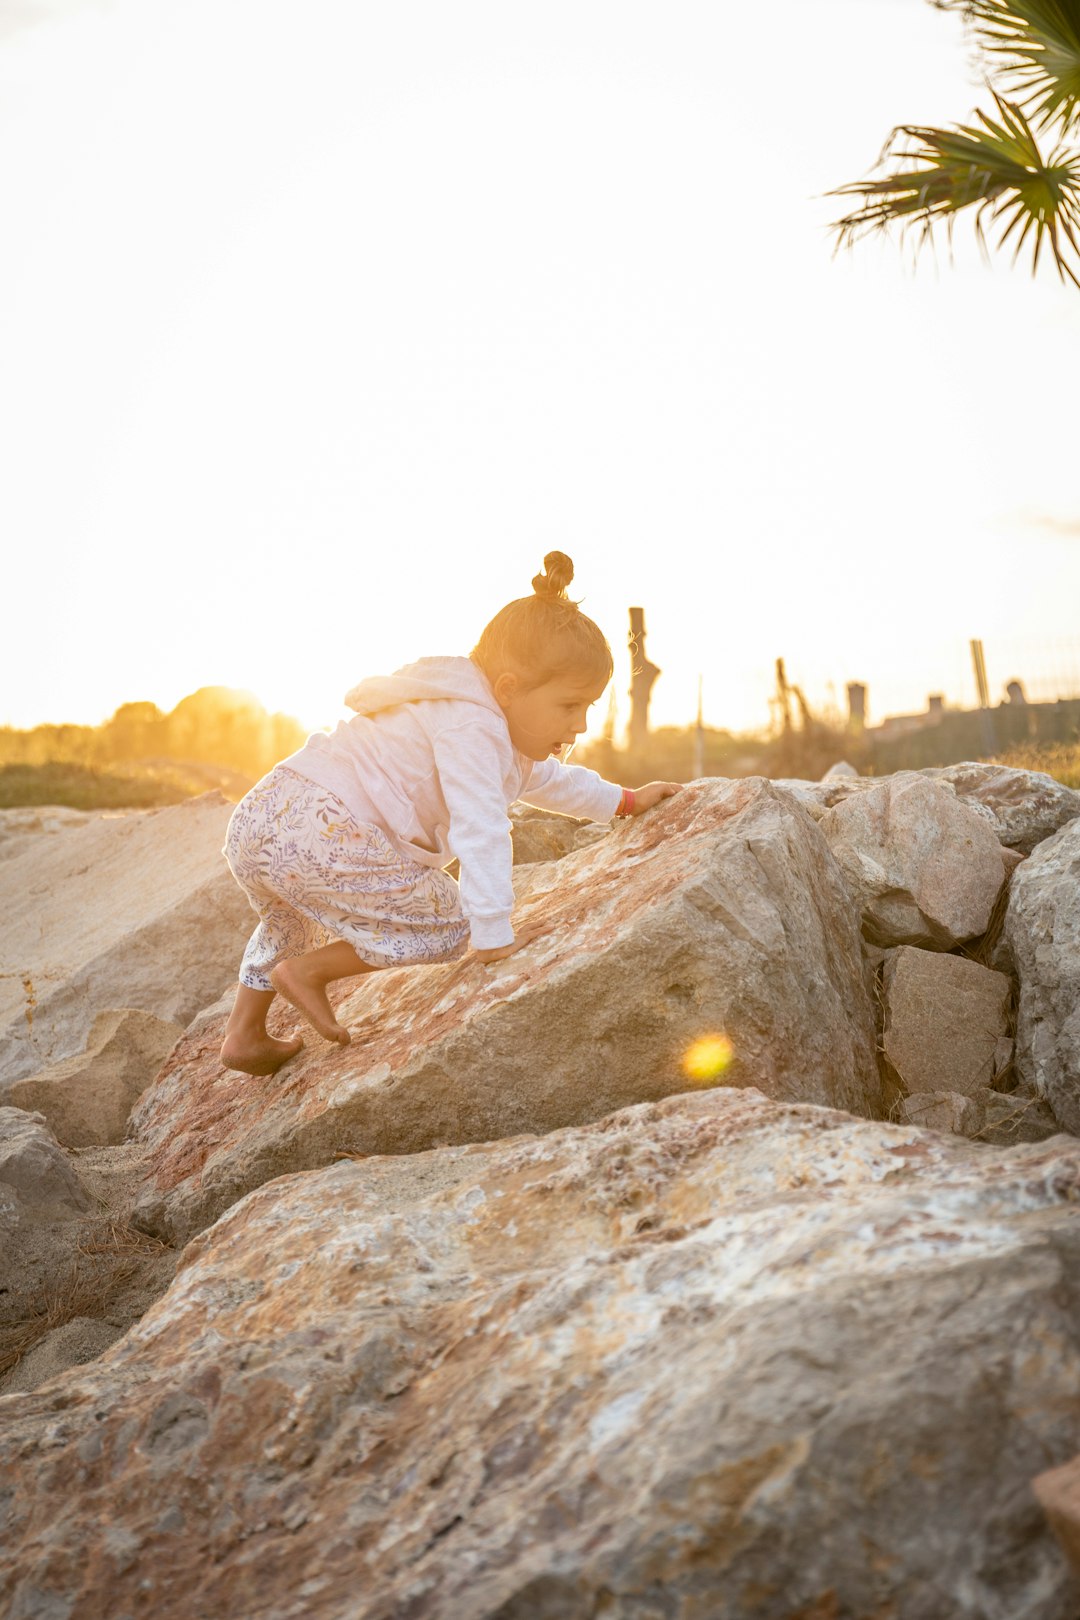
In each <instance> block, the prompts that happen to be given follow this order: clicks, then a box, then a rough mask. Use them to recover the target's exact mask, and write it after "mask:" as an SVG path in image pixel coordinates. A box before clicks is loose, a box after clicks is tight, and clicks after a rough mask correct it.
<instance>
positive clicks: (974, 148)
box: [830, 95, 1080, 287]
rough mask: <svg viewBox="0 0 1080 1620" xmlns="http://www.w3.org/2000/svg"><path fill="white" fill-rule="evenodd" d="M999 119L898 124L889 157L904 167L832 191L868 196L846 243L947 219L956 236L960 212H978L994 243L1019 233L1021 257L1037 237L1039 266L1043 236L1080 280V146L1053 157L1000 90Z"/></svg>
mask: <svg viewBox="0 0 1080 1620" xmlns="http://www.w3.org/2000/svg"><path fill="white" fill-rule="evenodd" d="M994 101H995V103H996V106H997V110H998V119H999V120H1000V121H995V120H994V119H992V118H988V117H987V115H986V114H985V113H984V112H981V111H978V110H977V111H976V114H975V116H976V118H977V119H978V120H979V122H978V124H977V125H960V126H959V127H958V128H954V129H930V128H925V127H923V126H921V125H917V124H903V125H901V126H900V128H899V129H896V130H894V131H893V133H892V136H891V138H890V141H889V143H888V145H887V146H886V149H885V152H884V153H883V155H882V159H881V161H882V163H883V164H887V163H889V162H890V161H892V162H893V163H894V164H895V167H893V168H892V169H891V171H890V172H889V173H887V174H884V175H882V176H881V177H880V178H878V179H876V180H874V179H870V180H858V181H855V182H854V183H853V184H851V185H846V186H839V187H838V188H837V189H836V190H835V191H833V192H831V193H830V195H831V196H834V197H859V198H861V199H862V203H861V206H860V207H859V208H856V209H854V210H853V211H852V212H851V213H849V214H846V215H845V216H844V217H843V218H842V219H839V220H837V221H836V222H835V223H834V225H833V227H832V228H833V230H834V231H835V232H836V235H837V246H838V247H845V246H851V245H852V244H853V243H854V242H856V241H859V240H861V239H862V238H863V237H865V236H869V235H872V234H873V233H874V232H877V231H885V230H887V229H888V228H889V226H891V225H897V224H898V225H900V226H901V228H902V229H903V230H905V231H906V230H909V229H911V228H912V227H913V226H917V227H921V238H920V239H921V240H922V241H926V240H928V239H930V238H932V236H933V231H934V227H935V225H937V224H939V223H941V222H944V223H945V226H946V230H947V231H948V232H949V234H950V236H951V233H952V227H953V224H954V222H955V219H956V216H957V215H958V214H959V213H960V212H961V211H962V210H963V209H965V208H973V209H974V211H975V235H976V238H977V240H978V242H979V245H980V247H981V248H982V249H983V250H984V252H985V251H986V248H987V243H986V230H987V227H988V226H990V227H992V226H993V225H995V224H1000V225H1001V227H1002V229H1001V233H1000V235H999V237H998V242H997V245H998V246H999V247H1000V246H1001V245H1002V244H1003V243H1004V242H1005V241H1007V240H1008V238H1009V237H1010V236H1012V235H1013V233H1014V232H1019V234H1018V236H1017V237H1016V251H1015V253H1014V255H1013V262H1014V263H1015V262H1016V259H1017V258H1018V257H1019V254H1020V250H1021V248H1022V247H1023V245H1024V243H1025V242H1026V241H1027V240H1028V238H1029V237H1031V236H1032V233H1034V236H1033V239H1032V266H1031V267H1032V271H1034V270H1035V269H1036V268H1037V267H1038V263H1039V255H1040V253H1041V251H1042V248H1043V246H1044V244H1046V245H1048V246H1049V248H1050V251H1051V252H1052V254H1053V257H1054V262H1055V264H1056V266H1057V269H1058V274H1059V275H1060V276H1061V277H1062V279H1063V280H1064V279H1065V278H1066V277H1068V279H1069V280H1070V281H1071V282H1073V284H1074V285H1075V286H1077V287H1080V277H1078V275H1077V273H1076V270H1074V269H1073V267H1072V264H1071V263H1070V262H1069V261H1070V259H1072V260H1075V261H1076V262H1077V263H1078V264H1080V153H1075V152H1073V151H1072V150H1071V149H1070V148H1068V147H1066V146H1064V145H1058V146H1057V147H1055V148H1054V150H1053V151H1051V152H1050V153H1049V154H1048V156H1047V157H1046V158H1045V159H1044V158H1043V156H1042V154H1041V153H1040V151H1039V145H1038V141H1037V140H1036V138H1035V135H1034V133H1033V131H1032V128H1031V125H1030V124H1029V123H1028V121H1027V119H1026V118H1025V116H1024V114H1023V113H1022V112H1021V110H1020V108H1019V107H1017V106H1015V105H1014V104H1013V103H1011V102H1007V101H1005V100H1003V99H1002V97H1000V96H997V95H995V96H994Z"/></svg>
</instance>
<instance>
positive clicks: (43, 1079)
mask: <svg viewBox="0 0 1080 1620" xmlns="http://www.w3.org/2000/svg"><path fill="white" fill-rule="evenodd" d="M182 1034H183V1030H182V1029H181V1027H180V1025H179V1024H171V1023H169V1022H168V1020H166V1019H163V1018H155V1017H154V1015H153V1013H145V1012H136V1011H135V1010H134V1009H132V1008H126V1009H123V1010H120V1011H116V1010H114V1011H110V1012H102V1013H98V1015H97V1017H96V1018H95V1019H94V1022H93V1025H92V1026H91V1029H90V1038H89V1040H88V1041H87V1043H86V1051H85V1052H80V1053H79V1054H78V1055H77V1056H76V1057H70V1058H64V1059H62V1060H61V1062H59V1063H54V1064H52V1065H51V1067H49V1068H47V1069H43V1070H42V1071H41V1072H40V1073H39V1074H34V1075H30V1076H28V1077H27V1078H26V1079H23V1080H14V1081H10V1082H9V1083H8V1084H7V1085H4V1084H2V1083H0V1099H3V1101H5V1102H8V1103H11V1104H13V1105H14V1106H15V1107H16V1108H29V1109H36V1110H37V1111H38V1112H39V1113H41V1114H43V1115H44V1116H45V1118H46V1119H47V1120H48V1122H49V1125H50V1126H51V1128H52V1130H53V1131H54V1132H55V1133H56V1138H57V1140H58V1141H60V1142H63V1143H64V1144H65V1145H66V1146H68V1147H89V1146H90V1145H91V1144H93V1143H99V1144H101V1143H106V1142H122V1141H123V1140H124V1132H125V1130H126V1128H127V1121H128V1115H129V1114H130V1113H131V1110H132V1108H133V1107H134V1106H135V1104H136V1102H137V1101H138V1099H139V1097H140V1096H141V1095H142V1093H143V1092H144V1091H145V1090H146V1088H147V1086H148V1085H149V1084H150V1082H151V1080H152V1079H153V1078H154V1076H155V1074H156V1073H157V1071H158V1070H159V1069H160V1067H161V1065H162V1062H163V1061H164V1059H165V1058H166V1057H167V1056H168V1054H169V1053H170V1052H171V1051H172V1049H173V1047H174V1046H175V1045H176V1042H177V1040H178V1039H179V1037H180V1036H181V1035H182Z"/></svg>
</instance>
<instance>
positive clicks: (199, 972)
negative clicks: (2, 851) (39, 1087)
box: [0, 793, 254, 1088]
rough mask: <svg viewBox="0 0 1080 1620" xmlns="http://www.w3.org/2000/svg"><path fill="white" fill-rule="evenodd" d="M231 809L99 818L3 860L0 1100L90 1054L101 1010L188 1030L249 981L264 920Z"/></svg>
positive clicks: (199, 806)
mask: <svg viewBox="0 0 1080 1620" xmlns="http://www.w3.org/2000/svg"><path fill="white" fill-rule="evenodd" d="M231 810H232V806H231V805H230V804H228V803H227V802H226V801H225V799H223V798H222V796H221V794H220V793H207V794H204V795H203V796H202V797H201V798H198V799H191V800H188V801H187V802H186V803H185V804H178V805H170V806H169V807H168V808H166V809H163V810H134V811H129V812H127V813H126V814H124V815H97V816H90V817H87V818H85V819H83V820H81V821H79V822H76V823H75V824H73V825H65V826H64V827H63V828H62V830H61V831H59V832H57V833H54V834H51V835H46V834H38V835H37V836H36V837H25V838H23V839H22V840H20V841H19V842H18V845H17V849H16V852H15V853H14V854H13V855H11V857H10V858H9V859H7V860H2V861H0V907H2V909H3V916H4V940H3V951H2V960H0V1024H2V1025H3V1026H6V1027H4V1028H3V1029H2V1030H0V1088H2V1086H3V1083H4V1082H6V1081H12V1080H17V1079H21V1078H22V1077H23V1076H24V1075H30V1074H36V1073H38V1072H39V1071H40V1070H42V1069H45V1068H48V1067H49V1066H50V1065H51V1064H54V1063H57V1062H60V1061H61V1060H62V1059H64V1058H69V1057H73V1056H75V1055H76V1054H78V1053H81V1052H82V1051H83V1050H84V1049H85V1047H86V1044H87V1040H88V1038H89V1036H90V1029H91V1025H92V1023H93V1020H94V1017H95V1015H96V1014H97V1013H99V1012H104V1011H106V1010H108V1009H109V1008H115V1007H133V1008H137V1009H138V1010H140V1011H142V1012H147V1013H152V1014H154V1016H155V1017H157V1018H161V1019H165V1020H168V1021H169V1022H171V1023H176V1024H179V1025H181V1026H183V1025H186V1024H187V1023H188V1022H189V1021H190V1020H191V1019H192V1018H193V1017H194V1016H195V1014H196V1013H197V1012H198V1011H199V1010H200V1008H202V1007H205V1006H206V1005H207V1004H208V1003H209V1002H211V1001H214V1000H215V999H216V998H217V997H218V996H220V994H221V992H222V991H223V990H224V989H225V987H226V986H227V985H228V984H230V983H235V981H236V969H237V963H238V961H239V958H240V955H241V954H242V952H243V949H244V944H245V942H246V940H247V937H248V935H249V934H250V932H251V929H252V926H253V923H254V913H253V912H252V911H251V909H250V907H249V906H248V903H247V900H246V899H245V898H244V896H243V894H242V893H241V892H240V890H239V888H238V887H237V885H236V883H235V881H234V879H233V877H232V875H231V873H230V872H229V869H228V867H227V866H226V865H225V862H224V860H223V858H222V854H221V846H222V843H223V841H224V836H225V827H226V824H227V822H228V819H229V815H230V813H231ZM151 1078H152V1075H151V1074H148V1075H147V1076H146V1079H147V1081H149V1080H150V1079H151Z"/></svg>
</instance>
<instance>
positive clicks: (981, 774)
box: [776, 760, 1080, 855]
mask: <svg viewBox="0 0 1080 1620" xmlns="http://www.w3.org/2000/svg"><path fill="white" fill-rule="evenodd" d="M848 768H849V769H850V767H848ZM842 769H843V768H842V767H838V766H833V767H832V769H831V770H829V771H827V772H826V774H825V776H824V777H823V778H822V780H821V781H820V782H807V781H803V780H801V779H792V780H785V781H780V782H777V784H776V785H777V787H783V788H785V789H786V790H787V791H788V792H790V793H792V794H794V796H795V797H796V798H797V799H798V800H799V802H800V804H802V805H803V806H804V807H805V808H806V809H807V810H808V811H809V813H810V814H811V815H812V816H813V817H814V819H815V821H820V820H821V818H822V816H824V814H825V812H826V811H827V810H831V809H832V808H833V807H834V806H835V805H838V804H842V803H844V801H845V800H847V799H850V798H852V797H854V796H857V795H860V794H863V793H866V792H868V791H869V790H870V789H872V788H875V787H880V786H881V785H882V783H884V782H893V783H900V782H905V781H908V780H910V779H911V778H913V777H918V778H922V779H923V780H924V781H931V782H936V783H937V784H938V786H939V787H945V788H949V789H951V791H952V792H953V793H955V794H956V796H957V797H958V798H959V799H960V800H962V802H963V803H965V804H966V805H967V806H968V807H969V809H972V810H974V811H975V813H976V814H977V815H980V816H981V817H982V818H983V820H985V821H986V823H987V824H988V826H991V827H993V829H994V831H995V832H996V833H997V836H998V838H999V839H1000V841H1001V843H1002V845H1003V846H1005V847H1007V848H1010V849H1015V850H1017V851H1019V853H1020V854H1022V855H1030V853H1031V851H1032V850H1033V849H1034V848H1035V847H1036V845H1037V844H1040V843H1041V842H1042V841H1043V839H1044V838H1050V837H1052V835H1053V834H1054V833H1056V832H1057V830H1058V829H1059V827H1063V826H1064V825H1065V823H1066V822H1068V821H1074V820H1076V818H1077V817H1078V816H1080V793H1078V792H1076V790H1075V789H1074V788H1069V787H1066V786H1065V785H1064V783H1062V782H1058V781H1056V780H1055V778H1054V777H1052V776H1047V775H1046V773H1045V772H1044V771H1025V770H1020V769H1018V768H1017V767H1015V766H1012V765H994V764H986V763H984V762H983V761H980V760H965V761H964V762H963V763H961V764H958V765H931V766H927V767H925V768H924V769H923V770H919V771H897V772H896V773H895V774H894V775H892V776H882V777H872V776H854V775H852V776H848V775H846V774H841V772H842ZM834 772H836V773H837V774H835V775H834V774H833V773H834Z"/></svg>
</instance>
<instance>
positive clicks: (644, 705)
mask: <svg viewBox="0 0 1080 1620" xmlns="http://www.w3.org/2000/svg"><path fill="white" fill-rule="evenodd" d="M659 673H660V670H659V668H658V667H657V665H656V664H650V662H649V660H648V659H647V658H646V656H645V609H644V608H639V607H632V608H631V609H630V747H631V748H644V747H645V745H646V743H647V742H648V740H649V694H650V692H651V691H652V689H653V685H654V683H655V681H656V677H657V676H658V675H659Z"/></svg>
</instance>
